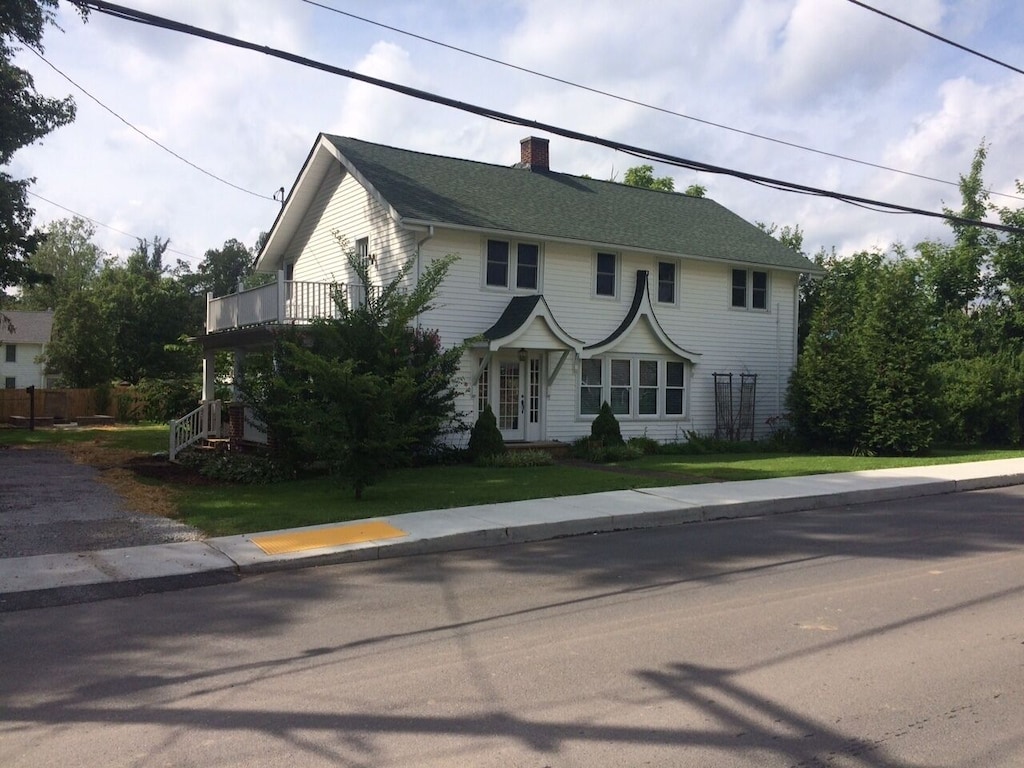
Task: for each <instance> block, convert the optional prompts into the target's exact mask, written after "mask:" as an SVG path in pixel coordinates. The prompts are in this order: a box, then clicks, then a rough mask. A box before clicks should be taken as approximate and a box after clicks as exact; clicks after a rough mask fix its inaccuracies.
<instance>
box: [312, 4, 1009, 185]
mask: <svg viewBox="0 0 1024 768" xmlns="http://www.w3.org/2000/svg"><path fill="white" fill-rule="evenodd" d="M300 1H301V2H303V3H306V4H307V5H312V6H314V7H316V8H322V9H323V10H325V11H331V12H332V13H337V14H339V15H340V16H348V17H349V18H350V19H356V20H357V21H362V22H364V23H365V24H372V25H373V26H375V27H380V28H381V29H387V30H390V31H391V32H396V33H398V34H400V35H405V36H407V37H411V38H413V39H415V40H421V41H423V42H425V43H430V44H431V45H437V46H440V47H441V48H447V49H448V50H450V51H455V52H456V53H462V54H465V55H466V56H473V57H475V58H478V59H481V60H482V61H489V62H491V63H492V64H498V65H500V66H502V67H508V68H509V69H515V70H517V71H519V72H524V73H526V74H528V75H533V76H535V77H542V78H544V79H545V80H550V81H552V82H555V83H561V84H562V85H568V86H569V87H571V88H579V89H580V90H583V91H588V92H590V93H595V94H597V95H598V96H605V97H607V98H610V99H616V100H618V101H622V102H625V103H627V104H633V105H635V106H638V107H643V108H644V109H651V110H654V111H655V112H661V113H662V114H665V115H671V116H672V117H681V118H683V119H684V120H692V121H693V122H695V123H701V124H702V125H708V126H711V127H712V128H721V129H722V130H725V131H732V132H733V133H738V134H740V135H742V136H749V137H750V138H753V139H760V140H761V141H770V142H773V143H775V144H781V145H782V146H784V147H791V148H793V149H799V150H801V151H803V152H813V153H814V154H816V155H821V156H823V157H831V158H833V159H835V160H843V161H844V162H848V163H856V164H858V165H864V166H867V167H869V168H877V169H878V170H880V171H888V172H889V173H899V174H902V175H903V176H911V177H913V178H915V179H921V180H923V181H933V182H935V183H937V184H945V185H947V186H950V187H958V188H959V186H960V183H959V182H956V181H950V180H949V179H940V178H937V177H935V176H928V175H926V174H923V173H915V172H914V171H905V170H902V169H900V168H893V167H891V166H888V165H882V164H880V163H872V162H871V161H869V160H859V159H858V158H856V157H849V156H848V155H841V154H838V153H836V152H829V151H827V150H824V149H816V148H815V147H808V146H806V145H804V144H797V143H796V142H793V141H786V140H785V139H779V138H776V137H774V136H765V135H764V134H761V133H755V132H753V131H747V130H744V129H742V128H735V127H733V126H731V125H725V124H724V123H716V122H714V121H712V120H705V119H704V118H701V117H695V116H693V115H687V114H686V113H684V112H676V111H674V110H671V109H667V108H665V107H659V106H656V105H654V104H648V103H646V102H643V101H638V100H637V99H632V98H630V97H628V96H622V95H620V94H617V93H611V92H610V91H603V90H601V89H600V88H594V87H591V86H589V85H583V84H582V83H577V82H574V81H572V80H566V79H564V78H561V77H557V76H556V75H549V74H546V73H544V72H538V71H537V70H534V69H529V68H528V67H521V66H519V65H518V64H512V63H510V62H508V61H503V60H501V59H496V58H494V57H492V56H487V55H485V54H482V53H477V52H476V51H470V50H468V49H466V48H459V47H458V46H457V45H451V44H449V43H443V42H441V41H440V40H435V39H433V38H431V37H426V36H424V35H418V34H416V33H415V32H409V31H408V30H405V29H401V28H399V27H393V26H391V25H389V24H384V23H382V22H379V21H374V20H373V19H368V18H366V17H365V16H359V15H357V14H355V13H350V12H349V11H342V10H340V9H338V8H332V7H331V6H329V5H325V4H323V3H319V2H316V0H300ZM989 194H991V195H996V196H999V197H1009V198H1012V199H1014V200H1024V198H1021V197H1019V196H1017V195H1012V194H1008V193H1006V192H995V191H993V190H989Z"/></svg>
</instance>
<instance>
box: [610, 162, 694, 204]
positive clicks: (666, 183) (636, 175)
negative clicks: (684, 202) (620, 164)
mask: <svg viewBox="0 0 1024 768" xmlns="http://www.w3.org/2000/svg"><path fill="white" fill-rule="evenodd" d="M623 184H625V185H626V186H628V187H643V188H644V189H656V190H658V191H659V192H672V191H674V190H675V188H676V183H675V182H674V181H673V180H672V177H671V176H662V177H661V178H660V179H657V178H655V177H654V166H653V165H637V166H634V167H632V168H630V169H629V170H627V171H626V175H625V177H624V178H623ZM702 196H703V195H701V197H702Z"/></svg>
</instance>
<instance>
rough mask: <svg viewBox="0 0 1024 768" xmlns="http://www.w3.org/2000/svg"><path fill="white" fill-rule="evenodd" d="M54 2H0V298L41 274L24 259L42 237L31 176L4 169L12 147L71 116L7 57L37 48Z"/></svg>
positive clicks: (67, 106) (66, 104)
mask: <svg viewBox="0 0 1024 768" xmlns="http://www.w3.org/2000/svg"><path fill="white" fill-rule="evenodd" d="M56 7H57V0H5V2H4V3H3V4H2V6H0V167H2V168H3V169H4V170H0V299H2V298H3V297H4V295H5V293H4V291H5V290H6V289H7V288H10V287H12V286H18V285H30V284H32V283H36V282H39V281H40V280H41V279H42V275H41V274H40V273H39V272H38V271H36V270H35V269H33V268H32V266H31V265H30V264H29V263H28V261H27V257H28V255H29V254H31V253H32V252H33V251H34V250H35V249H36V247H37V246H38V245H39V243H40V240H41V236H40V234H39V233H38V232H33V231H32V229H31V227H32V215H33V211H32V208H31V207H30V206H29V204H28V188H29V186H30V185H31V184H32V182H33V181H34V180H33V179H16V178H14V177H13V176H11V175H10V174H9V173H8V172H7V170H6V168H7V167H8V166H9V165H10V163H11V159H12V158H13V156H14V153H15V152H16V151H17V150H19V149H21V148H22V147H24V146H28V145H29V144H32V143H33V142H35V141H38V140H39V139H41V138H42V137H43V136H45V135H46V134H48V133H50V132H51V131H53V130H55V129H56V128H59V127H60V126H62V125H67V124H68V123H70V122H71V121H72V120H74V118H75V104H74V101H73V100H72V99H71V97H70V96H68V97H66V98H63V99H51V98H47V97H45V96H42V95H40V94H39V93H38V92H36V89H35V84H34V81H33V80H32V75H30V74H29V73H28V71H26V70H24V69H22V68H21V67H17V66H15V65H14V64H13V62H12V59H13V57H14V54H15V53H16V52H17V50H18V49H19V43H20V44H21V45H27V46H31V47H33V48H35V49H36V50H39V51H41V50H42V38H43V31H44V30H45V28H46V27H47V26H48V25H50V24H54V9H55V8H56ZM82 13H83V18H84V17H85V16H84V12H82Z"/></svg>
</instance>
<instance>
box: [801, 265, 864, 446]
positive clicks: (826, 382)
mask: <svg viewBox="0 0 1024 768" xmlns="http://www.w3.org/2000/svg"><path fill="white" fill-rule="evenodd" d="M881 261H882V257H881V255H880V254H874V253H858V254H855V255H854V256H852V257H851V258H849V259H839V258H837V257H831V258H828V259H827V260H826V261H825V262H824V264H823V265H822V266H823V267H824V268H825V270H826V272H825V274H824V276H822V277H821V278H820V281H819V283H818V287H817V303H816V307H815V311H814V313H813V315H812V316H811V321H810V325H809V332H808V335H807V340H806V343H805V345H804V349H803V352H802V353H801V355H800V358H799V361H798V364H797V369H796V371H795V372H794V374H793V376H792V379H791V381H790V391H789V397H788V402H789V409H790V418H791V421H792V424H793V429H794V430H795V432H796V433H797V435H798V436H800V437H801V438H802V439H803V440H805V441H807V442H809V443H810V444H811V445H814V446H820V447H825V448H842V449H850V448H852V447H853V446H855V445H856V444H857V443H858V442H859V440H860V436H861V434H862V432H863V426H864V422H865V417H866V413H865V411H866V403H865V398H864V390H865V384H866V381H865V378H864V371H865V369H866V364H867V350H866V349H865V347H864V344H863V337H862V335H861V334H860V333H859V332H858V327H859V326H860V325H861V324H862V322H863V319H864V314H865V307H864V301H863V299H864V296H865V294H867V293H868V292H869V291H870V289H871V284H872V283H873V282H874V279H873V278H874V275H875V274H876V273H877V271H878V270H879V268H880V266H881Z"/></svg>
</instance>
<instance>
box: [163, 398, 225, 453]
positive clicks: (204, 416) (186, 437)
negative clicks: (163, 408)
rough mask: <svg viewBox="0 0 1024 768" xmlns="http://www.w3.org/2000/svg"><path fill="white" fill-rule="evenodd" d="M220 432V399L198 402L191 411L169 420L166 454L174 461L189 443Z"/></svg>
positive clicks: (215, 435)
mask: <svg viewBox="0 0 1024 768" xmlns="http://www.w3.org/2000/svg"><path fill="white" fill-rule="evenodd" d="M220 433H221V428H220V400H207V401H206V402H204V403H200V405H199V407H198V408H196V409H195V410H194V411H192V413H190V414H188V415H187V416H182V417H181V418H180V419H174V420H173V421H171V423H170V446H169V449H168V452H167V453H168V456H169V457H170V460H171V461H174V459H175V458H176V457H177V455H178V454H179V453H181V452H182V451H183V450H185V449H186V448H188V447H189V446H190V445H194V444H195V443H198V442H199V441H200V440H205V439H206V438H208V437H220Z"/></svg>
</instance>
